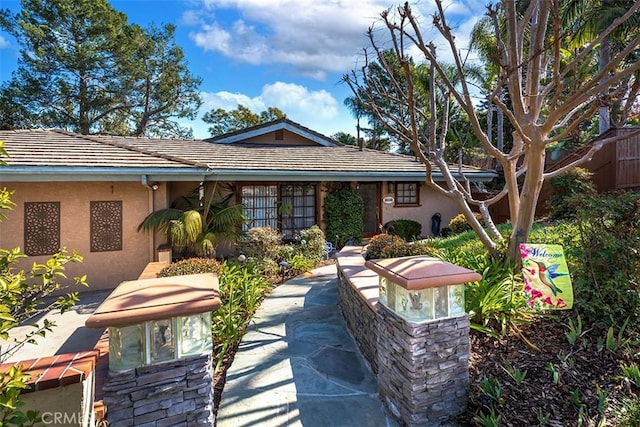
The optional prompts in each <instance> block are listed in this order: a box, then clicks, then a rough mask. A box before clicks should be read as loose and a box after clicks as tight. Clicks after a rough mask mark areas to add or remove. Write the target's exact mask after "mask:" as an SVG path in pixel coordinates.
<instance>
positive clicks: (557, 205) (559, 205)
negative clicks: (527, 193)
mask: <svg viewBox="0 0 640 427" xmlns="http://www.w3.org/2000/svg"><path fill="white" fill-rule="evenodd" d="M592 176H593V173H592V172H590V171H588V170H587V169H584V168H574V169H571V170H569V171H567V172H564V173H562V174H560V175H557V176H554V177H553V178H551V179H549V185H550V187H551V195H550V197H549V200H547V204H546V206H547V208H548V209H549V214H550V215H551V217H552V218H554V219H568V218H573V217H575V211H576V208H577V206H576V204H577V203H578V204H579V201H580V199H581V198H582V197H586V196H593V195H594V194H595V193H596V190H595V188H594V186H593V184H592V182H591V177H592ZM576 196H578V198H576Z"/></svg>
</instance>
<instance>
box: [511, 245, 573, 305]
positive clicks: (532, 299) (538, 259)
mask: <svg viewBox="0 0 640 427" xmlns="http://www.w3.org/2000/svg"><path fill="white" fill-rule="evenodd" d="M520 256H521V257H522V277H523V278H524V289H525V291H526V293H527V294H528V296H529V305H530V306H532V307H535V308H539V309H543V310H548V309H569V308H571V307H572V306H573V288H572V286H571V277H570V276H569V268H568V267H567V261H566V260H565V258H564V252H563V251H562V246H560V245H542V244H540V245H539V244H529V243H522V244H520Z"/></svg>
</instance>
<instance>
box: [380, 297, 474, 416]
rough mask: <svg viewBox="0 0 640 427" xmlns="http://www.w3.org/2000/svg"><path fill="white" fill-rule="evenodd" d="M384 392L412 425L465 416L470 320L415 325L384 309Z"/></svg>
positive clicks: (387, 402)
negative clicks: (463, 413)
mask: <svg viewBox="0 0 640 427" xmlns="http://www.w3.org/2000/svg"><path fill="white" fill-rule="evenodd" d="M377 318H378V352H377V353H378V389H379V392H380V396H381V397H382V400H383V401H384V403H385V405H387V407H388V408H389V410H390V411H391V412H392V413H393V414H394V415H395V416H396V417H398V418H399V419H401V420H402V421H403V422H404V423H406V425H407V426H439V425H441V424H442V423H443V422H446V421H447V420H449V419H450V418H451V417H453V416H455V415H458V414H460V413H462V412H463V411H464V409H465V406H466V403H467V393H468V387H469V368H468V367H469V352H470V342H469V317H468V316H467V315H466V314H464V315H461V316H457V317H450V318H444V319H438V320H434V321H430V322H424V323H413V322H408V321H407V320H405V319H403V318H402V317H400V316H399V315H397V314H396V313H394V312H393V311H392V310H390V309H389V308H387V307H386V306H385V305H384V304H378V312H377Z"/></svg>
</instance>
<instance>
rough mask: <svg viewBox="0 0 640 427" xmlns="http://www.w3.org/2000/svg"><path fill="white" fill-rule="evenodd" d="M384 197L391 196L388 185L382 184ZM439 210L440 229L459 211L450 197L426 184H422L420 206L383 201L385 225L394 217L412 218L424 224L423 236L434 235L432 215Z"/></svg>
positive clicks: (382, 222) (383, 220) (383, 222)
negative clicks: (432, 231)
mask: <svg viewBox="0 0 640 427" xmlns="http://www.w3.org/2000/svg"><path fill="white" fill-rule="evenodd" d="M382 189H383V193H382V198H383V200H384V198H385V197H387V196H391V197H393V196H394V195H393V193H388V186H387V185H386V184H385V185H383V186H382ZM436 212H439V213H440V215H441V218H442V221H441V225H440V229H442V228H444V227H447V226H448V224H449V221H450V220H451V218H453V217H454V216H456V215H457V214H458V213H459V210H458V208H457V207H456V205H455V204H454V203H453V201H451V200H450V199H449V198H447V197H445V196H443V195H441V194H440V193H437V192H436V191H435V190H432V189H431V188H428V187H426V186H424V185H421V186H420V206H407V207H400V206H394V204H386V203H382V221H381V224H382V225H384V224H386V223H387V222H389V221H392V220H394V219H412V220H414V221H418V222H419V223H420V224H422V237H427V236H432V235H433V234H432V233H431V217H432V216H433V215H434V214H435V213H436Z"/></svg>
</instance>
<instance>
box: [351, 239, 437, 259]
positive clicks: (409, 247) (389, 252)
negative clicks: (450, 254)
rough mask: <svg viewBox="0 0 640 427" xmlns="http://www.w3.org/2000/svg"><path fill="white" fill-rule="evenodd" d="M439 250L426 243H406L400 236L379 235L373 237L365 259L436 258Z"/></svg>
mask: <svg viewBox="0 0 640 427" xmlns="http://www.w3.org/2000/svg"><path fill="white" fill-rule="evenodd" d="M436 254H438V250H437V249H434V248H432V247H431V246H430V245H429V244H427V243H424V242H413V243H408V242H405V241H404V240H403V239H402V238H401V237H400V236H395V235H393V234H378V235H376V236H373V237H372V238H371V240H370V241H369V244H368V245H367V248H366V251H365V254H364V258H365V259H367V260H369V259H377V258H399V257H404V256H414V255H430V256H435V255H436Z"/></svg>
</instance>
